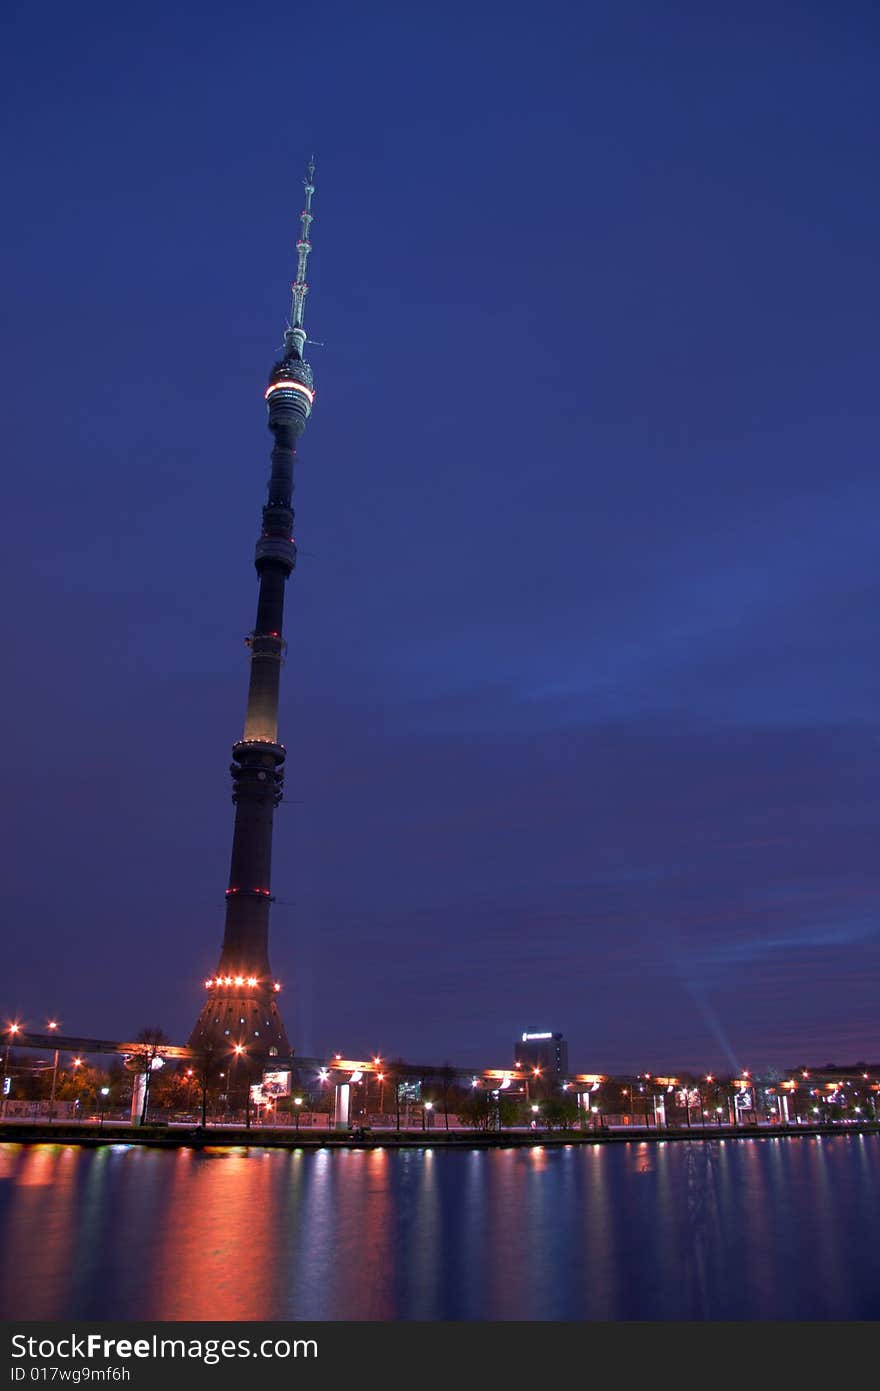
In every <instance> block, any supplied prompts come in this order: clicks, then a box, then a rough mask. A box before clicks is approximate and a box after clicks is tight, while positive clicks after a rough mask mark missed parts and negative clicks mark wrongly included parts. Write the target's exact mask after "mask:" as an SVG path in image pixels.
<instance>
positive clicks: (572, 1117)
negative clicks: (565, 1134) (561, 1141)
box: [541, 1096, 578, 1130]
mask: <svg viewBox="0 0 880 1391" xmlns="http://www.w3.org/2000/svg"><path fill="white" fill-rule="evenodd" d="M541 1119H542V1120H543V1122H544V1124H545V1125H546V1127H547V1129H548V1130H552V1129H553V1127H554V1126H558V1127H559V1129H560V1130H571V1128H572V1126H574V1125H577V1122H578V1104H577V1101H576V1100H575V1098H574V1097H570V1096H550V1097H548V1098H547V1100H546V1101H542V1102H541Z"/></svg>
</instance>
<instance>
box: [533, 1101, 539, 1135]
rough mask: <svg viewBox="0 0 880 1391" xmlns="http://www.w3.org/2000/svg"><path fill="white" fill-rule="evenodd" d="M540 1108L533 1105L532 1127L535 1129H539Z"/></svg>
mask: <svg viewBox="0 0 880 1391" xmlns="http://www.w3.org/2000/svg"><path fill="white" fill-rule="evenodd" d="M538 1110H539V1108H538V1107H537V1106H533V1107H532V1129H533V1130H537V1129H538Z"/></svg>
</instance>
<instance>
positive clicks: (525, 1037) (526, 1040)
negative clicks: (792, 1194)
mask: <svg viewBox="0 0 880 1391" xmlns="http://www.w3.org/2000/svg"><path fill="white" fill-rule="evenodd" d="M552 1037H553V1035H552V1034H551V1033H549V1032H547V1033H544V1034H523V1036H522V1041H523V1043H531V1042H532V1040H533V1039H538V1038H552Z"/></svg>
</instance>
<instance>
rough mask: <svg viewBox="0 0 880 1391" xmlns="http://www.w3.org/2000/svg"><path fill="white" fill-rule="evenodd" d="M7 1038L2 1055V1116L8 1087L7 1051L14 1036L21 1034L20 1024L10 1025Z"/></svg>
mask: <svg viewBox="0 0 880 1391" xmlns="http://www.w3.org/2000/svg"><path fill="white" fill-rule="evenodd" d="M6 1032H7V1034H8V1035H9V1037H8V1038H7V1040H6V1048H5V1050H4V1053H3V1115H4V1116H5V1115H6V1089H7V1087H8V1085H9V1050H10V1048H11V1047H12V1040H13V1039H14V1038H15V1036H16V1034H20V1033H21V1025H20V1024H10V1025H9V1027H8V1028H7V1030H6Z"/></svg>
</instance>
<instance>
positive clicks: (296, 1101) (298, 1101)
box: [293, 1096, 303, 1135]
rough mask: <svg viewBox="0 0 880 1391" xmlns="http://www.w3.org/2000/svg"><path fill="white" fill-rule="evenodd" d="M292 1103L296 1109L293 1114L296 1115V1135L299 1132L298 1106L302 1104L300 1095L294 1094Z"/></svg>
mask: <svg viewBox="0 0 880 1391" xmlns="http://www.w3.org/2000/svg"><path fill="white" fill-rule="evenodd" d="M293 1104H294V1106H295V1107H296V1111H295V1113H294V1114H295V1115H296V1133H297V1135H298V1134H299V1108H300V1106H302V1104H303V1099H302V1097H301V1096H295V1097H294V1098H293Z"/></svg>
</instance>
